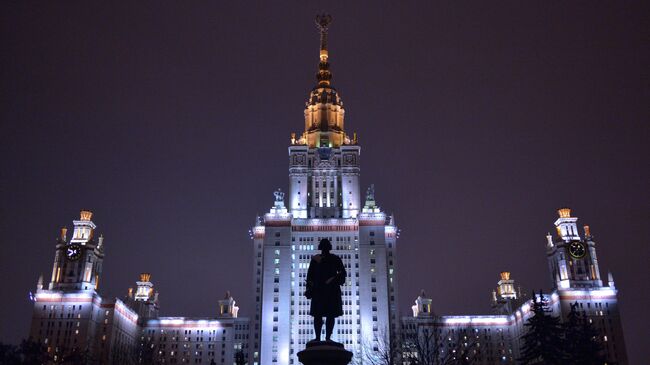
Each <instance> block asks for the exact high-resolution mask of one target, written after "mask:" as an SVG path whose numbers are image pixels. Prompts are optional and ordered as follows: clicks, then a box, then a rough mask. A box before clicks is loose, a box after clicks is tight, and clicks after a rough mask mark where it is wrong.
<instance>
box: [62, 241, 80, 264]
mask: <svg viewBox="0 0 650 365" xmlns="http://www.w3.org/2000/svg"><path fill="white" fill-rule="evenodd" d="M65 256H66V257H67V258H68V260H72V261H75V260H78V259H79V257H81V246H79V245H77V244H74V245H70V246H68V247H66V249H65Z"/></svg>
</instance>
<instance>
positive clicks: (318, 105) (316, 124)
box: [291, 14, 351, 148]
mask: <svg viewBox="0 0 650 365" xmlns="http://www.w3.org/2000/svg"><path fill="white" fill-rule="evenodd" d="M331 22H332V17H331V16H330V15H327V14H324V15H318V16H316V26H317V28H318V31H319V32H320V52H319V63H318V73H317V74H316V79H317V81H318V83H317V84H316V87H314V88H313V89H312V90H311V93H310V94H309V100H307V102H306V104H305V131H304V133H303V134H302V136H301V137H300V138H299V139H296V138H295V135H294V136H292V138H291V143H292V144H298V145H308V146H309V147H310V148H314V147H339V146H341V145H343V144H350V143H351V142H350V139H349V138H347V136H346V134H345V131H344V129H343V119H344V115H345V110H344V109H343V101H342V100H341V97H340V96H339V94H338V92H337V91H336V89H334V88H333V87H332V85H331V80H332V73H331V72H330V64H329V50H328V48H327V32H328V30H329V25H330V24H331Z"/></svg>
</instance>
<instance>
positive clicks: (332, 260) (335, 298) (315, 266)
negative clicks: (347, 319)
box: [305, 238, 347, 341]
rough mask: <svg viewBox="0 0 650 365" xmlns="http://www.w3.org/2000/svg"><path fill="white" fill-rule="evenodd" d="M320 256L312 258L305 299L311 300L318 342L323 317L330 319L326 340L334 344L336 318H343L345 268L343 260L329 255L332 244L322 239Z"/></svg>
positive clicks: (327, 325) (311, 310)
mask: <svg viewBox="0 0 650 365" xmlns="http://www.w3.org/2000/svg"><path fill="white" fill-rule="evenodd" d="M318 249H319V250H321V253H320V254H318V255H315V256H314V257H312V259H311V262H310V263H309V270H308V271H307V290H306V291H305V296H306V297H307V299H311V307H310V310H309V314H310V315H311V316H312V317H314V331H315V332H316V339H315V341H320V340H321V330H322V328H323V317H326V318H327V323H326V327H325V334H326V335H325V336H326V337H325V339H326V340H327V341H331V337H332V332H333V331H334V321H335V319H336V317H338V316H341V315H343V300H342V299H341V285H343V284H345V277H346V275H347V274H346V272H345V267H343V262H342V261H341V258H340V257H338V256H336V255H334V254H333V253H330V251H331V250H332V243H331V242H330V240H328V239H327V238H323V239H322V240H321V241H320V244H319V245H318Z"/></svg>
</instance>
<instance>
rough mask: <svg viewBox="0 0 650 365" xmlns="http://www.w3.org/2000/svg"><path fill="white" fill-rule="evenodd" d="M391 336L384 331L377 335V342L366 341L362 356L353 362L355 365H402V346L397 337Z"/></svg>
mask: <svg viewBox="0 0 650 365" xmlns="http://www.w3.org/2000/svg"><path fill="white" fill-rule="evenodd" d="M390 337H391V336H390V335H389V333H388V331H386V330H382V331H379V333H378V334H377V339H376V341H374V339H373V341H364V342H363V343H362V344H361V349H360V350H361V353H360V354H359V355H360V356H357V357H355V358H354V360H353V364H355V365H401V364H402V362H401V359H402V345H401V341H400V340H399V338H397V336H393V339H392V340H391V338H390Z"/></svg>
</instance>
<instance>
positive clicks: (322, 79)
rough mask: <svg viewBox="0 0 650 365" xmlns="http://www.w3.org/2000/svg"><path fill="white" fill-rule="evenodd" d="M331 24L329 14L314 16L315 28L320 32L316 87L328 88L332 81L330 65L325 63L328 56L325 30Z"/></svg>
mask: <svg viewBox="0 0 650 365" xmlns="http://www.w3.org/2000/svg"><path fill="white" fill-rule="evenodd" d="M330 23H332V16H331V15H329V14H322V15H317V16H316V27H317V28H318V31H319V32H320V62H319V63H318V74H317V75H316V78H317V79H318V86H328V85H329V84H330V80H331V79H332V73H331V72H330V64H329V62H327V58H328V56H329V54H328V52H327V30H328V29H329V25H330Z"/></svg>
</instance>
